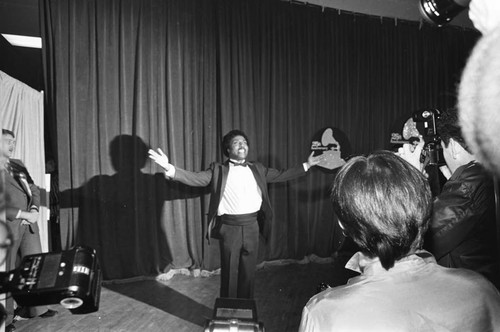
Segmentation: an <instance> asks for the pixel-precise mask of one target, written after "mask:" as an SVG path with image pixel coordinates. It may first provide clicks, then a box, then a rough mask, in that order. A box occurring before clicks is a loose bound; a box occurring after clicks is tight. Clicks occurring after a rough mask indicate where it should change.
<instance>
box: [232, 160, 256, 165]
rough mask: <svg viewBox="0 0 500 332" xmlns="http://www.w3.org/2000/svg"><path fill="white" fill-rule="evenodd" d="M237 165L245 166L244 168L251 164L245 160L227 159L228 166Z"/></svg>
mask: <svg viewBox="0 0 500 332" xmlns="http://www.w3.org/2000/svg"><path fill="white" fill-rule="evenodd" d="M238 164H245V166H246V165H251V163H250V162H247V161H246V160H234V159H229V166H237V165H238Z"/></svg>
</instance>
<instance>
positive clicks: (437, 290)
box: [300, 151, 500, 331]
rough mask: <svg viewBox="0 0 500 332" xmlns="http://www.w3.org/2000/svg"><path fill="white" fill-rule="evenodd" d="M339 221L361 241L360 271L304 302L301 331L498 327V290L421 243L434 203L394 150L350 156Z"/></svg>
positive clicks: (356, 259) (355, 260) (351, 265)
mask: <svg viewBox="0 0 500 332" xmlns="http://www.w3.org/2000/svg"><path fill="white" fill-rule="evenodd" d="M332 201H333V206H334V210H335V212H336V214H337V215H338V217H339V223H340V225H341V226H342V228H343V229H344V232H345V233H346V235H347V236H349V237H351V238H352V239H353V240H354V241H355V242H356V244H357V245H358V246H359V247H360V249H361V251H360V252H358V253H356V254H355V255H354V256H353V257H352V258H351V259H350V260H349V262H348V263H347V265H346V268H348V269H351V270H356V271H358V272H359V273H361V275H360V276H357V277H354V278H351V279H349V281H348V282H347V284H346V285H343V286H339V287H335V288H330V289H328V290H325V291H323V292H321V293H319V294H317V295H315V296H314V297H312V298H311V299H310V300H309V302H308V303H307V305H306V307H305V308H304V310H303V312H302V321H301V325H300V331H495V330H499V329H500V294H499V293H498V291H497V290H496V289H495V287H493V285H492V284H491V283H490V282H489V281H487V280H486V279H485V278H484V277H483V276H481V275H480V274H478V273H476V272H474V271H470V270H466V269H449V268H445V267H442V266H439V265H438V264H436V261H435V259H434V257H433V256H432V255H431V254H430V253H429V252H427V251H424V250H421V248H422V243H423V235H424V233H425V232H426V230H427V226H428V223H429V220H430V215H431V209H432V198H431V192H430V188H429V184H428V182H427V179H426V177H425V176H424V175H423V174H422V173H421V172H419V171H418V170H417V169H415V168H414V167H413V166H411V165H410V164H409V163H407V162H406V161H404V160H403V159H402V158H400V157H399V156H397V155H396V154H394V153H392V152H389V151H381V152H377V153H374V154H371V155H369V156H368V157H355V158H353V159H351V160H349V162H348V163H347V164H346V165H345V166H344V167H343V168H342V169H341V170H340V171H339V173H338V174H337V176H336V178H335V180H334V183H333V189H332Z"/></svg>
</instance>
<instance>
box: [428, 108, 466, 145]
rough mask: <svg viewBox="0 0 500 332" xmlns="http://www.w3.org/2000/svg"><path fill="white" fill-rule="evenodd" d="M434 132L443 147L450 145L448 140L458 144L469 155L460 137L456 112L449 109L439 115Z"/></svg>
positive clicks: (462, 138) (461, 136)
mask: <svg viewBox="0 0 500 332" xmlns="http://www.w3.org/2000/svg"><path fill="white" fill-rule="evenodd" d="M436 130H437V132H438V134H439V137H440V138H441V140H442V141H443V142H444V144H445V146H448V144H450V138H453V140H454V141H455V142H457V143H458V144H460V145H461V146H462V147H463V148H464V149H465V150H466V151H468V152H469V153H470V150H469V147H468V145H467V143H466V141H465V139H464V137H463V135H462V128H461V126H460V123H459V119H458V110H457V109H456V108H450V109H447V110H445V111H443V112H442V113H441V115H440V116H439V119H438V120H437V123H436Z"/></svg>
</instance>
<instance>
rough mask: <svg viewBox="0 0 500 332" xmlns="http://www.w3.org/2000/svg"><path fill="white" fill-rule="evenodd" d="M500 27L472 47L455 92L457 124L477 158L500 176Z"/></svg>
mask: <svg viewBox="0 0 500 332" xmlns="http://www.w3.org/2000/svg"><path fill="white" fill-rule="evenodd" d="M499 54H500V26H498V27H496V28H495V29H494V30H492V31H491V32H490V33H488V34H487V35H485V36H484V37H482V38H481V39H480V40H479V42H478V43H477V44H476V46H475V47H474V50H473V51H472V55H471V56H470V58H469V59H468V60H467V65H466V66H465V69H464V71H463V74H462V79H461V81H460V87H459V91H458V107H459V110H460V124H461V126H462V130H463V133H464V136H465V138H466V140H467V143H468V144H469V146H470V147H471V150H472V152H473V153H474V155H475V157H476V159H477V160H478V161H480V162H481V163H482V164H483V165H484V166H485V167H486V168H487V169H489V170H491V171H494V172H495V173H496V175H500V142H499V139H498V137H499V134H498V133H499V131H500V116H499V113H498V110H499V108H500V56H499Z"/></svg>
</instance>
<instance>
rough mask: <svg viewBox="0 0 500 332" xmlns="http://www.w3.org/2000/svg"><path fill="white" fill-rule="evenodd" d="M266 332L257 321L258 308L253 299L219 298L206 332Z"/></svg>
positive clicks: (206, 326)
mask: <svg viewBox="0 0 500 332" xmlns="http://www.w3.org/2000/svg"><path fill="white" fill-rule="evenodd" d="M217 331H228V332H237V331H249V332H250V331H252V332H264V324H263V323H259V321H258V319H257V306H256V305H255V301H254V300H251V299H231V298H217V299H216V300H215V307H214V312H213V317H212V319H211V320H208V321H207V322H206V324H205V332H217Z"/></svg>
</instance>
